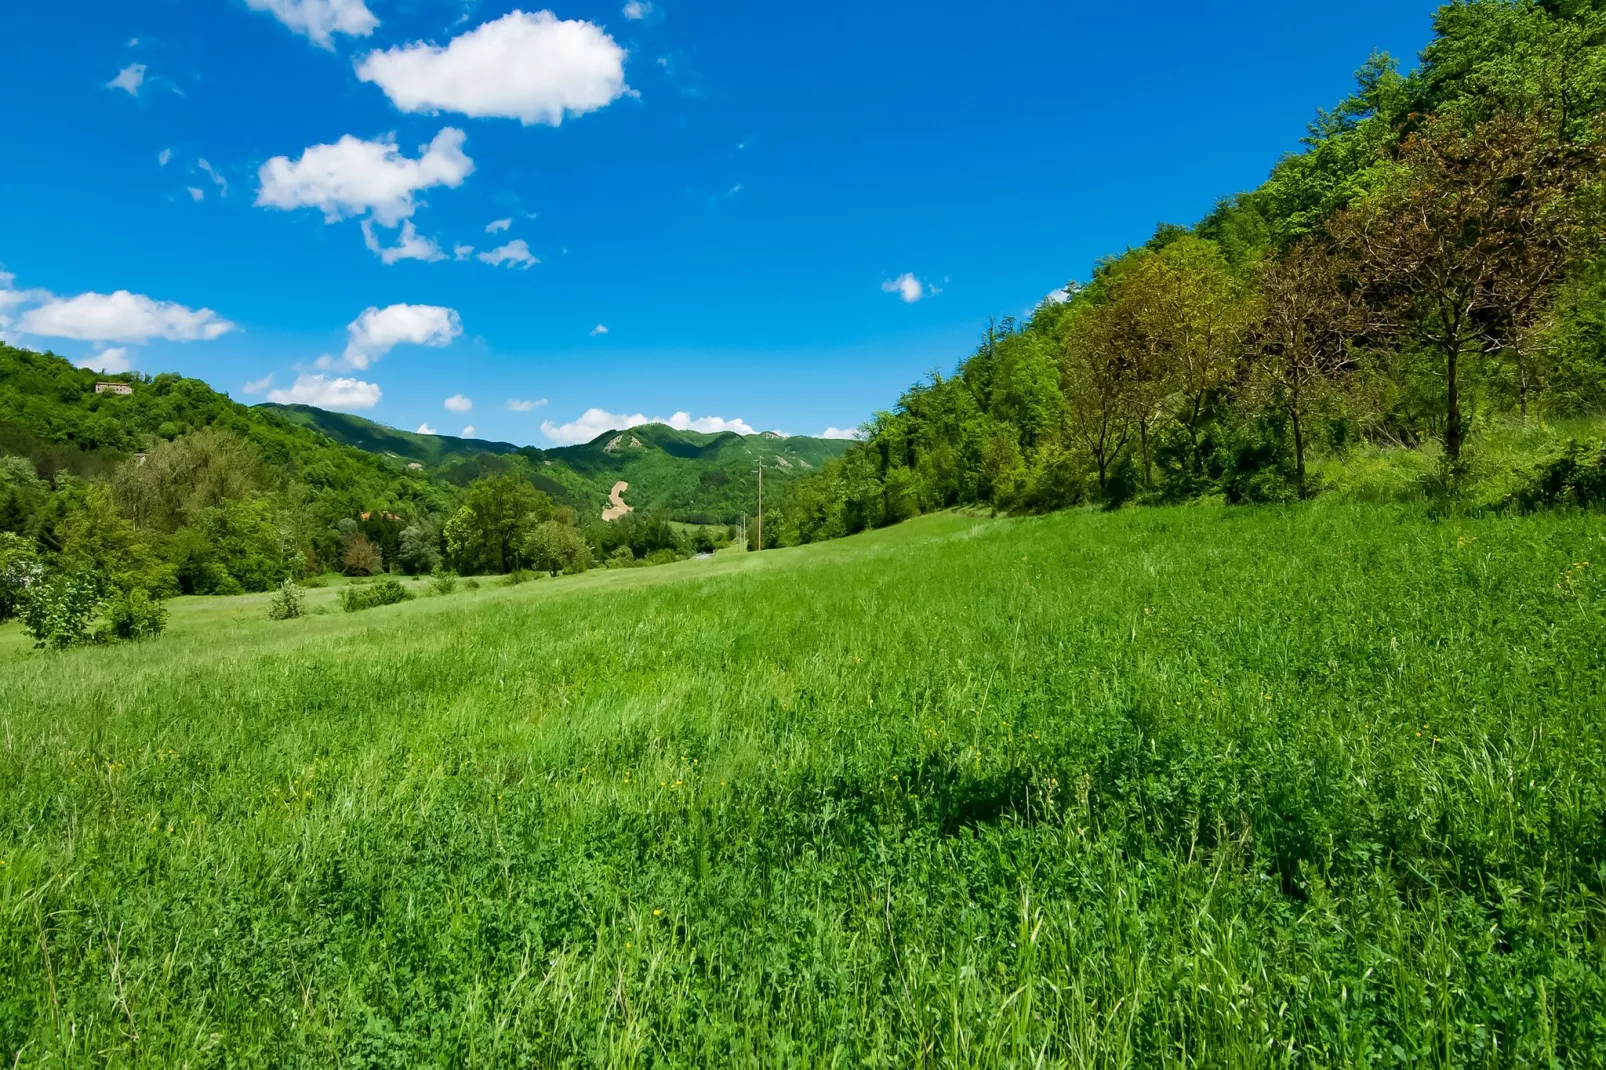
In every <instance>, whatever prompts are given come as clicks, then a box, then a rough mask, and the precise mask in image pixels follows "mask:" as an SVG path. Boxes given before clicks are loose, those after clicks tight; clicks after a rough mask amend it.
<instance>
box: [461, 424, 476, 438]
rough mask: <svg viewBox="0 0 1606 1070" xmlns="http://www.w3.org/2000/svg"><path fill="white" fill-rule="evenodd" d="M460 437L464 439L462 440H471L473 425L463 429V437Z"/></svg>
mask: <svg viewBox="0 0 1606 1070" xmlns="http://www.w3.org/2000/svg"><path fill="white" fill-rule="evenodd" d="M462 437H464V438H473V437H474V425H473V424H469V425H468V426H467V427H465V428H463V436H462Z"/></svg>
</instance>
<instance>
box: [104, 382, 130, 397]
mask: <svg viewBox="0 0 1606 1070" xmlns="http://www.w3.org/2000/svg"><path fill="white" fill-rule="evenodd" d="M133 392H134V388H133V387H131V386H129V385H128V384H127V383H96V384H95V393H97V394H122V395H124V396H125V397H126V396H127V395H129V394H132V393H133Z"/></svg>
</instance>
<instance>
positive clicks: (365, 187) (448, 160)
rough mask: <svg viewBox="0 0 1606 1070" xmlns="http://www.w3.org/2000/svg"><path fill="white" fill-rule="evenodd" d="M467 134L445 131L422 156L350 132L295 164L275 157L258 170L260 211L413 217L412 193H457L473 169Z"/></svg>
mask: <svg viewBox="0 0 1606 1070" xmlns="http://www.w3.org/2000/svg"><path fill="white" fill-rule="evenodd" d="M464 140H465V135H464V133H463V131H461V130H458V129H455V128H453V127H450V126H449V127H447V128H446V129H444V130H442V131H441V132H440V133H439V134H436V135H435V140H433V141H431V142H430V143H429V144H428V145H425V146H422V147H421V149H420V150H419V151H420V155H419V158H418V159H416V160H413V159H408V158H407V157H406V156H403V155H402V153H401V150H400V149H399V148H397V147H396V144H395V142H393V141H388V140H377V141H363V140H361V139H360V138H355V137H352V136H351V135H350V134H347V135H346V136H345V137H343V138H341V139H340V140H339V141H337V142H336V143H335V144H333V145H313V146H312V147H311V148H308V149H307V150H306V151H304V152H303V153H302V154H301V158H300V159H298V160H295V161H292V160H290V159H289V157H286V156H275V157H274V158H273V159H271V160H269V161H268V162H267V163H265V164H263V165H262V167H261V169H260V170H259V171H258V172H257V177H258V178H259V179H260V180H261V183H262V188H261V190H260V191H259V192H258V193H257V199H256V203H257V206H258V207H260V208H278V209H281V210H283V211H293V210H295V209H297V208H316V209H318V210H319V211H321V212H323V215H324V219H325V220H327V221H328V222H331V223H334V222H337V221H339V220H341V219H346V218H350V217H353V216H360V215H365V214H369V213H371V214H372V216H373V218H374V219H375V220H376V221H378V222H379V223H382V224H384V225H385V226H387V227H394V226H396V225H397V224H398V223H400V222H401V221H402V220H404V219H407V218H408V217H410V216H411V215H412V214H413V210H414V209H415V208H416V207H417V204H416V202H415V201H414V199H413V198H414V195H415V194H417V193H418V192H419V191H421V190H426V189H430V188H432V187H435V186H446V187H448V188H452V189H455V188H457V187H458V186H461V185H462V184H463V180H464V179H465V178H467V177H468V176H469V175H470V174H471V173H472V172H473V170H474V161H473V160H471V159H469V158H468V157H467V156H466V155H464V153H463V142H464Z"/></svg>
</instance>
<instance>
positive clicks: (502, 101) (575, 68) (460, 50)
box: [357, 11, 629, 126]
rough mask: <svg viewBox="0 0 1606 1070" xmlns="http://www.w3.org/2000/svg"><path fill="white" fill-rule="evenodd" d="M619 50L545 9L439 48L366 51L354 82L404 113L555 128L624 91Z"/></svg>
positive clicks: (601, 34) (594, 30)
mask: <svg viewBox="0 0 1606 1070" xmlns="http://www.w3.org/2000/svg"><path fill="white" fill-rule="evenodd" d="M624 63H625V50H624V49H622V48H620V47H619V46H618V45H617V44H616V43H615V42H614V40H613V38H612V37H609V36H608V34H607V33H606V32H605V31H603V29H602V28H601V27H600V26H596V25H594V24H593V23H589V22H583V21H580V20H578V19H571V20H560V19H559V18H558V17H557V16H556V15H554V14H552V12H550V11H538V12H536V13H535V14H533V15H531V14H526V13H525V12H523V11H514V12H512V13H511V14H509V15H505V16H503V17H502V18H499V19H497V20H495V21H494V22H487V23H485V24H484V25H483V26H480V27H479V28H478V29H475V30H471V31H469V32H468V33H465V34H463V35H462V36H461V37H455V38H453V39H452V40H451V42H450V43H448V44H447V45H446V46H445V47H444V48H442V47H440V46H437V45H431V44H426V43H424V42H418V43H415V44H411V45H407V46H405V47H401V48H392V49H387V50H386V51H383V52H379V51H375V52H370V53H368V55H366V56H364V57H363V59H362V60H361V61H360V62H359V63H358V64H357V77H358V78H361V79H362V80H363V81H365V82H373V83H374V84H375V85H377V86H379V88H380V89H382V90H384V92H385V95H386V96H388V97H389V98H390V100H391V103H392V104H394V105H395V106H396V107H397V108H399V109H401V110H402V111H405V112H431V113H434V112H443V111H445V112H457V113H459V114H462V115H467V116H471V117H473V118H476V119H491V118H501V119H517V120H519V121H520V122H522V123H523V124H524V125H526V126H531V125H534V124H536V123H546V124H548V125H551V126H558V125H560V124H561V123H562V122H563V120H564V119H565V118H568V117H572V116H579V115H584V114H586V113H587V112H592V111H596V110H597V109H599V108H604V107H606V106H607V105H609V104H611V103H613V101H615V100H617V99H618V98H619V97H620V96H622V95H624V94H625V93H627V92H629V88H628V87H627V86H626V85H625V66H624Z"/></svg>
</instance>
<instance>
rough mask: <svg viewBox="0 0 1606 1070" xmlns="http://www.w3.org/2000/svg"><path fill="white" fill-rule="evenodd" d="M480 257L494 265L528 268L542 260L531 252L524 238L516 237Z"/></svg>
mask: <svg viewBox="0 0 1606 1070" xmlns="http://www.w3.org/2000/svg"><path fill="white" fill-rule="evenodd" d="M480 259H481V260H482V261H484V262H485V263H487V264H490V265H491V266H492V267H500V266H501V265H503V264H506V265H507V266H508V267H516V268H528V267H533V266H534V265H536V264H539V263H540V262H541V261H540V260H539V259H537V257H536V256H535V254H534V253H532V252H530V246H529V244H528V243H527V242H525V240H524V239H523V238H514V239H513V240H512V241H510V242H508V243H507V244H506V245H503V246H501V247H499V248H496V249H492V250H490V251H489V252H485V253H481V254H480Z"/></svg>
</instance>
